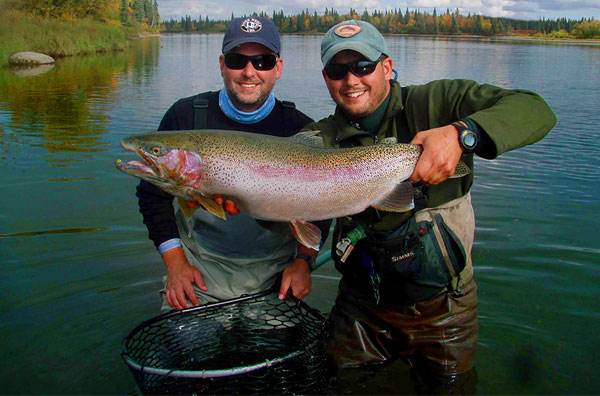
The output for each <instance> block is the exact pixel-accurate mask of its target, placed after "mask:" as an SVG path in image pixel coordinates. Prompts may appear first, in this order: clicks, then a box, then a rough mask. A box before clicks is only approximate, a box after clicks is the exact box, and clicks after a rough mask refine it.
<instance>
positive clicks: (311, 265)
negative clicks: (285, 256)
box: [296, 253, 315, 271]
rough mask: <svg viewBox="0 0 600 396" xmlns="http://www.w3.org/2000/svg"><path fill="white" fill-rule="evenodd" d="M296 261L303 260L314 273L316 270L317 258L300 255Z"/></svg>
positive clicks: (297, 255)
mask: <svg viewBox="0 0 600 396" xmlns="http://www.w3.org/2000/svg"><path fill="white" fill-rule="evenodd" d="M296 259H302V260H304V261H306V264H308V268H309V269H310V270H311V271H312V270H313V269H314V266H315V258H314V257H313V256H311V255H309V254H304V253H298V254H296Z"/></svg>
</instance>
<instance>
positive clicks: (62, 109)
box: [0, 34, 600, 394]
mask: <svg viewBox="0 0 600 396" xmlns="http://www.w3.org/2000/svg"><path fill="white" fill-rule="evenodd" d="M221 40H222V35H218V34H216V35H169V36H162V37H153V38H149V39H145V40H139V41H133V42H131V46H130V48H129V49H128V50H127V51H125V52H121V53H117V54H110V55H101V56H88V57H75V58H67V59H60V60H58V62H57V64H56V65H55V66H54V67H53V68H51V69H50V70H49V71H47V72H45V73H43V74H38V75H22V74H23V73H17V72H15V71H9V70H0V180H1V181H2V182H1V183H0V197H1V203H2V206H1V210H0V264H1V265H0V279H1V280H0V306H1V308H0V337H1V338H2V343H1V346H0V361H1V362H2V370H1V371H0V392H1V393H9V394H32V393H34V394H39V393H44V394H58V393H70V394H75V393H76V394H124V393H133V392H136V388H135V384H134V382H133V379H132V377H131V376H130V374H129V372H128V369H127V367H126V366H125V364H124V363H123V361H122V360H121V357H120V355H119V354H120V348H121V340H122V339H123V337H124V336H125V335H126V334H127V333H128V332H129V331H130V330H131V329H132V328H133V327H134V326H135V325H137V324H138V323H139V322H141V321H142V320H145V319H148V318H150V317H152V316H155V315H157V314H158V313H159V307H160V302H159V299H158V295H157V290H158V289H159V288H160V287H161V276H162V275H163V273H164V269H163V267H162V263H161V261H160V258H159V256H158V254H157V253H156V251H155V250H154V247H153V245H152V243H151V242H150V241H149V240H148V239H147V237H146V235H147V234H146V229H145V227H144V225H143V224H142V221H141V216H140V215H139V213H138V212H137V203H136V198H135V196H134V193H135V186H136V184H137V182H138V180H137V179H134V178H133V177H130V176H127V175H124V174H122V173H120V172H118V171H116V170H115V168H114V166H113V162H114V160H115V159H116V158H118V157H120V156H122V155H123V151H122V149H121V148H120V146H119V140H120V139H121V138H122V137H124V136H126V135H129V134H134V133H140V132H144V131H150V130H154V129H155V128H156V127H157V126H158V123H159V121H160V119H161V117H162V115H163V114H164V112H165V111H166V109H167V108H168V107H169V106H170V105H171V104H172V103H173V102H174V101H175V100H177V99H178V98H181V97H185V96H190V95H193V94H195V93H198V92H202V91H205V90H218V89H220V88H221V86H222V80H221V76H220V73H219V68H218V60H217V57H218V55H219V53H220V48H221ZM320 40H321V36H284V37H283V53H282V55H283V58H284V71H283V76H282V78H281V79H280V80H279V81H278V83H277V85H276V89H275V92H276V94H277V95H278V97H280V98H282V99H286V100H291V101H294V102H296V104H297V106H298V108H300V109H301V110H303V111H304V112H305V113H307V114H308V115H310V116H311V117H313V118H315V119H318V118H322V117H325V116H327V115H328V114H330V113H331V112H332V111H333V109H334V105H333V102H332V100H331V99H330V98H329V95H328V92H327V90H326V88H325V84H324V82H323V80H322V77H321V72H320V70H321V64H320V59H319V55H318V54H319V44H320ZM387 41H388V45H389V48H390V52H391V56H392V58H393V60H394V64H395V69H396V70H397V71H398V79H399V81H400V82H401V83H402V84H416V83H424V82H427V81H430V80H434V79H439V78H469V79H474V80H477V81H480V82H486V83H491V84H496V85H500V86H504V87H513V88H524V89H530V90H533V91H535V92H538V93H540V94H541V95H542V96H543V97H544V98H545V99H546V100H547V101H548V103H549V104H550V106H551V107H552V109H553V110H554V111H555V113H556V115H557V117H558V120H559V121H558V125H557V126H556V128H554V130H553V131H552V132H551V133H550V134H549V135H548V136H547V137H546V138H545V139H544V140H542V141H541V142H539V143H538V144H536V145H533V146H530V147H527V148H524V149H521V150H518V151H514V152H510V153H507V154H505V155H503V156H501V157H500V158H498V159H496V160H493V161H485V160H477V161H476V178H475V186H474V188H473V201H474V206H475V213H476V217H477V231H476V245H475V247H474V251H473V256H474V263H475V277H476V280H477V283H478V286H479V301H480V303H479V318H480V319H479V329H480V340H479V345H478V347H477V351H476V368H477V372H478V376H479V383H478V386H477V392H478V393H480V394H532V393H535V394H576V393H577V394H583V393H586V394H590V393H592V394H594V393H598V392H599V391H598V389H599V388H600V387H599V386H600V377H599V376H598V375H597V373H598V371H599V370H600V363H598V360H597V359H596V357H595V355H596V352H598V351H599V342H598V334H599V333H600V304H599V303H600V299H599V294H600V243H599V241H600V238H599V236H598V234H599V233H600V229H599V224H600V223H599V221H598V219H597V215H598V213H599V209H600V200H599V198H600V193H599V188H598V186H597V183H598V181H599V180H600V159H599V158H600V156H599V155H598V152H599V151H600V143H599V141H600V139H599V138H600V127H599V125H600V112H599V111H598V103H600V47H592V46H576V45H569V44H546V43H539V42H536V43H527V42H510V43H507V42H501V41H489V40H462V41H460V40H450V39H435V38H413V37H391V36H390V37H387ZM29 74H31V73H29ZM338 279H339V277H338V274H337V273H336V271H335V269H334V268H333V266H332V265H331V263H327V264H325V265H324V266H323V267H321V268H320V269H318V270H317V271H316V273H315V274H314V284H313V290H314V291H313V294H312V295H311V296H309V297H308V298H307V301H308V302H309V303H310V304H311V305H312V306H314V307H316V308H318V309H320V310H322V311H323V312H327V311H328V309H329V308H330V307H331V305H332V303H333V300H334V297H335V294H336V286H337V281H338ZM400 371H402V370H400ZM394 378H395V379H394V382H393V383H392V384H391V387H390V388H388V390H387V391H385V392H386V393H389V392H392V391H393V392H394V393H404V392H410V389H411V388H410V386H408V385H407V378H408V376H407V374H406V372H400V373H399V374H398V375H397V376H395V377H394ZM377 389H378V388H376V385H368V384H367V385H362V386H361V387H360V388H357V389H354V390H353V393H375V392H376V390H377ZM390 389H392V391H390Z"/></svg>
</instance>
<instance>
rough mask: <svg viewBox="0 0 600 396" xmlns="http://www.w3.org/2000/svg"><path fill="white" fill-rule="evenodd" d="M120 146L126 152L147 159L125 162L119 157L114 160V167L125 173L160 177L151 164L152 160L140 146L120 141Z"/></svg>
mask: <svg viewBox="0 0 600 396" xmlns="http://www.w3.org/2000/svg"><path fill="white" fill-rule="evenodd" d="M121 147H123V149H125V150H126V151H128V152H132V153H135V154H137V155H138V157H140V158H141V159H143V160H145V161H147V162H145V161H140V160H138V159H136V160H133V161H128V162H125V161H123V160H121V159H117V160H115V167H116V168H117V169H118V170H120V171H121V172H125V173H127V174H130V175H133V176H137V177H141V178H148V177H160V175H159V173H158V172H157V171H156V169H155V167H154V166H152V165H153V164H152V162H151V161H150V160H149V158H148V156H146V155H145V153H144V152H143V151H142V149H141V148H140V147H135V146H134V145H131V144H129V143H126V142H123V141H121Z"/></svg>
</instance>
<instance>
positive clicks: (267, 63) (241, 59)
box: [225, 52, 277, 71]
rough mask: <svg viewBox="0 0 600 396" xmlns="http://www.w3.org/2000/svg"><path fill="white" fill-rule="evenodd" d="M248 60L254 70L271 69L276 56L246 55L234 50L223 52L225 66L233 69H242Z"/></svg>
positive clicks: (275, 62) (274, 63)
mask: <svg viewBox="0 0 600 396" xmlns="http://www.w3.org/2000/svg"><path fill="white" fill-rule="evenodd" d="M248 61H250V62H252V66H254V68H255V69H256V70H261V71H265V70H271V69H272V68H274V67H275V65H276V64H277V56H275V55H273V54H261V55H253V56H246V55H242V54H238V53H235V52H229V53H227V54H225V66H227V67H228V68H230V69H233V70H242V69H243V68H245V67H246V65H247V64H248Z"/></svg>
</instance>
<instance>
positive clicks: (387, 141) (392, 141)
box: [379, 136, 398, 146]
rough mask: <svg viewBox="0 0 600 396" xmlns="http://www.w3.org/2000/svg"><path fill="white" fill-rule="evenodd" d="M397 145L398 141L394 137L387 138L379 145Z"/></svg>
mask: <svg viewBox="0 0 600 396" xmlns="http://www.w3.org/2000/svg"><path fill="white" fill-rule="evenodd" d="M397 143H398V139H396V138H395V137H394V136H390V137H386V138H385V139H381V140H380V141H379V144H385V145H387V146H391V145H394V144H397Z"/></svg>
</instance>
